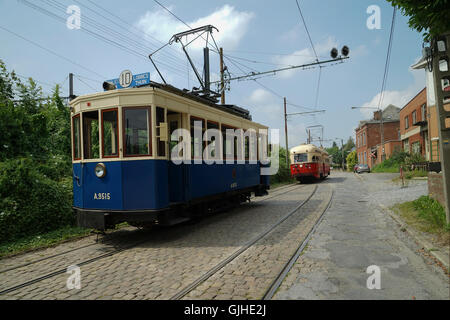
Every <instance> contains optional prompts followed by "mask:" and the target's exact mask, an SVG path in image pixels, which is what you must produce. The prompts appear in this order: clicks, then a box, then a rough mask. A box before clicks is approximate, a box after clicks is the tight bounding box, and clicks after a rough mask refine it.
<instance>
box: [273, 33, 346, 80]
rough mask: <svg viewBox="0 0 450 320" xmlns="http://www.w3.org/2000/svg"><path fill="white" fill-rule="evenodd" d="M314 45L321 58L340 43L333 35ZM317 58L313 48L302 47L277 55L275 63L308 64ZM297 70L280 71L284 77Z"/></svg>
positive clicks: (288, 76) (292, 74)
mask: <svg viewBox="0 0 450 320" xmlns="http://www.w3.org/2000/svg"><path fill="white" fill-rule="evenodd" d="M314 47H315V50H316V52H317V55H318V56H319V58H320V56H329V54H330V51H331V49H332V48H334V47H336V48H337V47H338V44H337V41H336V39H334V38H333V37H328V38H327V39H326V40H325V41H324V42H321V43H317V44H315V45H314ZM315 60H316V58H315V55H314V51H313V50H312V48H306V49H301V50H298V51H295V52H293V53H292V54H290V55H285V56H276V57H275V58H274V59H273V61H274V62H275V63H278V64H284V65H290V66H294V65H302V64H307V63H311V62H314V61H315ZM296 71H298V69H297V70H296V69H293V70H287V71H284V72H281V73H279V76H280V77H282V78H290V77H292V76H294V75H295V73H296Z"/></svg>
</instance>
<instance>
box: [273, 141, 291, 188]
mask: <svg viewBox="0 0 450 320" xmlns="http://www.w3.org/2000/svg"><path fill="white" fill-rule="evenodd" d="M279 161H280V162H279V165H280V167H279V169H278V172H277V173H276V174H274V175H273V176H270V184H277V183H283V182H290V181H293V179H292V177H291V170H290V168H289V167H288V166H286V149H285V148H282V147H280V150H279Z"/></svg>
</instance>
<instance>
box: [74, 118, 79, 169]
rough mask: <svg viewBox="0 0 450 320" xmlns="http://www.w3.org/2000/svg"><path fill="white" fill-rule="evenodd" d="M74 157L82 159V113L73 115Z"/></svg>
mask: <svg viewBox="0 0 450 320" xmlns="http://www.w3.org/2000/svg"><path fill="white" fill-rule="evenodd" d="M73 159H74V160H80V159H81V137H80V115H76V116H75V117H73Z"/></svg>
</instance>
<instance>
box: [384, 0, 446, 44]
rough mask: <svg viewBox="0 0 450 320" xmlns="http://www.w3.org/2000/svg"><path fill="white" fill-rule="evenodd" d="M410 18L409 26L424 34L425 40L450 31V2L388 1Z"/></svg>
mask: <svg viewBox="0 0 450 320" xmlns="http://www.w3.org/2000/svg"><path fill="white" fill-rule="evenodd" d="M387 1H388V2H390V3H391V4H392V5H393V6H397V7H399V8H400V10H401V11H402V14H403V15H405V16H408V17H409V22H408V24H409V26H410V27H411V28H412V29H415V30H417V31H418V32H424V39H425V40H430V39H431V38H433V37H435V36H437V35H440V34H442V33H445V32H448V31H450V19H449V18H448V17H449V16H450V0H387Z"/></svg>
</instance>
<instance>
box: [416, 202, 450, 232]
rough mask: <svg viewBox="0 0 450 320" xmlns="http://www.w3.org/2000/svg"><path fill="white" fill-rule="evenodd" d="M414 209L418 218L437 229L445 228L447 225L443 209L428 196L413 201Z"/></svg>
mask: <svg viewBox="0 0 450 320" xmlns="http://www.w3.org/2000/svg"><path fill="white" fill-rule="evenodd" d="M413 205H414V209H416V210H417V211H418V212H419V217H421V218H423V219H425V220H427V221H429V222H430V223H432V224H433V225H435V226H437V227H446V228H447V230H448V229H449V225H447V222H446V217H445V210H444V207H443V206H442V205H441V204H440V203H439V202H438V201H436V200H434V199H432V198H430V197H429V196H421V197H420V198H419V199H417V200H415V201H413Z"/></svg>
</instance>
